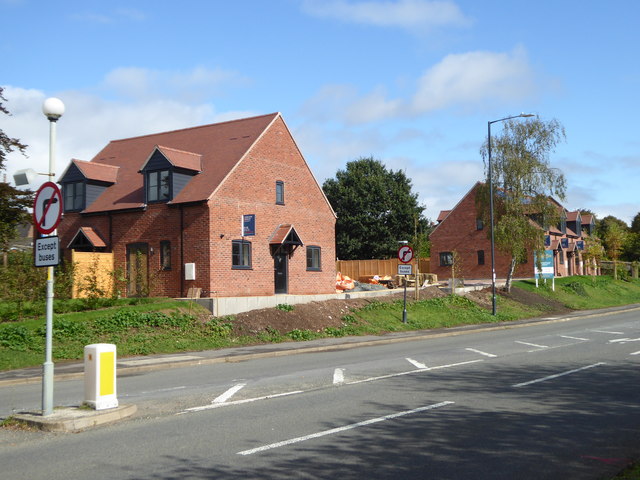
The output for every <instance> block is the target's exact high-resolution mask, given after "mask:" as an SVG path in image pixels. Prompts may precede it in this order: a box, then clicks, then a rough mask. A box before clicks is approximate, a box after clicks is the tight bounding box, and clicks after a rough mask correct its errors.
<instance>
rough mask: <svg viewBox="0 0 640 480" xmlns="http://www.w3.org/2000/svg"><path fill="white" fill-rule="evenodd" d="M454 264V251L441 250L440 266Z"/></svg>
mask: <svg viewBox="0 0 640 480" xmlns="http://www.w3.org/2000/svg"><path fill="white" fill-rule="evenodd" d="M452 265H453V252H440V266H441V267H450V266H452Z"/></svg>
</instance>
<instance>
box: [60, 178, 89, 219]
mask: <svg viewBox="0 0 640 480" xmlns="http://www.w3.org/2000/svg"><path fill="white" fill-rule="evenodd" d="M62 190H63V192H64V201H63V204H62V205H63V207H64V211H65V212H79V211H80V210H82V209H84V204H85V194H84V192H85V185H84V182H69V183H64V184H62Z"/></svg>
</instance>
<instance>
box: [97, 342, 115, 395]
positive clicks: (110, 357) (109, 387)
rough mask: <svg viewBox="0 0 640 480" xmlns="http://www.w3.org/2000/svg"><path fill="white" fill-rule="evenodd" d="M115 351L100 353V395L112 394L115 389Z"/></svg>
mask: <svg viewBox="0 0 640 480" xmlns="http://www.w3.org/2000/svg"><path fill="white" fill-rule="evenodd" d="M115 355H116V354H115V352H101V353H100V395H113V394H114V393H115V391H116V389H115V383H116V382H115V380H116V378H115V377H116V376H115V367H116V361H115Z"/></svg>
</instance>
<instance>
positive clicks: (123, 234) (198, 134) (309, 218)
mask: <svg viewBox="0 0 640 480" xmlns="http://www.w3.org/2000/svg"><path fill="white" fill-rule="evenodd" d="M58 183H60V184H61V186H62V193H63V198H64V201H63V204H64V216H63V219H62V222H61V223H60V226H59V227H58V235H59V236H60V244H61V247H62V248H63V249H66V250H67V252H66V253H68V251H69V250H71V249H75V250H80V251H96V252H112V253H113V256H114V264H115V267H116V268H119V269H121V270H122V271H124V272H126V275H127V279H128V280H127V282H128V286H127V294H128V295H130V296H131V295H145V294H150V295H154V296H169V297H184V296H186V295H187V291H188V289H189V288H191V287H194V288H200V289H202V294H203V296H207V297H209V296H265V295H274V294H276V293H289V294H312V293H313V294H316V293H332V292H335V267H334V261H335V220H336V216H335V213H334V211H333V209H332V208H331V205H330V204H329V202H328V200H327V198H326V197H325V195H324V193H323V192H322V189H321V188H320V186H319V185H318V182H317V181H316V180H315V178H314V176H313V174H312V172H311V171H310V169H309V166H308V165H307V163H306V161H305V160H304V157H303V156H302V154H301V152H300V150H299V149H298V147H297V145H296V143H295V141H294V139H293V137H292V135H291V133H290V131H289V129H288V128H287V126H286V124H285V122H284V120H283V119H282V117H281V115H280V114H279V113H273V114H269V115H263V116H258V117H252V118H246V119H242V120H235V121H229V122H223V123H218V124H213V125H205V126H201V127H195V128H188V129H184V130H175V131H170V132H165V133H158V134H153V135H145V136H141V137H135V138H128V139H124V140H114V141H112V142H110V143H109V144H108V145H107V146H106V147H105V148H104V149H103V150H102V151H100V152H99V153H98V154H97V155H96V156H95V157H94V158H93V159H92V160H91V161H89V162H86V161H81V160H72V161H71V163H70V165H69V166H68V168H67V169H66V170H65V171H64V173H63V174H62V176H61V178H60V179H59V181H58ZM67 256H68V255H67Z"/></svg>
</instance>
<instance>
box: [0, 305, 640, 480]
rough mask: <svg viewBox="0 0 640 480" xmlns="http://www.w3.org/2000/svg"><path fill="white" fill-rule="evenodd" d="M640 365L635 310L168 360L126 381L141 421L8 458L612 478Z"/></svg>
mask: <svg viewBox="0 0 640 480" xmlns="http://www.w3.org/2000/svg"><path fill="white" fill-rule="evenodd" d="M639 367H640V310H638V309H635V310H628V311H623V312H618V313H613V314H608V315H590V316H587V317H582V318H579V319H571V320H566V321H557V322H553V323H537V324H533V325H531V326H526V327H525V326H519V327H517V328H507V329H499V330H493V331H484V332H483V331H473V332H468V333H467V334H464V335H456V336H446V337H439V338H432V339H427V340H419V341H411V342H404V343H394V344H386V345H380V346H370V347H365V348H357V349H350V350H344V351H332V352H324V353H313V354H302V355H291V356H282V357H274V358H266V359H265V358H263V359H259V360H254V361H247V362H242V363H224V364H214V365H207V366H199V367H189V368H180V369H172V370H160V371H155V372H150V373H145V374H138V375H132V376H127V377H124V378H119V380H118V389H119V399H120V402H121V403H136V404H137V405H138V408H139V415H138V416H137V417H136V418H134V419H132V420H129V421H125V422H123V423H120V424H116V425H112V426H109V427H103V428H97V429H95V430H90V431H86V432H83V433H80V434H42V433H32V432H8V431H0V439H1V443H0V464H1V465H2V471H3V472H5V473H3V474H2V475H3V478H11V479H21V478H25V479H39V478H47V479H68V478H95V479H101V478H105V479H106V478H109V479H112V478H119V479H151V478H154V479H177V478H180V479H183V478H225V479H226V478H230V479H235V478H237V479H240V478H243V479H245V478H309V479H312V478H313V479H315V478H318V479H320V478H389V479H391V478H394V479H395V478H408V479H411V478H416V479H417V478H434V479H458V478H464V479H469V478H473V479H500V478H504V479H513V478H519V479H521V480H523V479H567V478H572V479H581V478H584V479H592V478H593V479H597V478H608V477H610V476H611V475H613V474H615V473H616V472H617V471H618V470H620V469H621V468H622V467H623V466H625V464H627V463H628V462H629V460H630V459H631V458H634V457H635V458H637V457H638V456H640V388H639V387H638V385H640V368H639ZM39 388H40V387H39V385H22V386H5V387H0V404H1V405H2V408H3V409H7V408H14V407H13V406H12V405H15V404H16V402H21V401H26V400H24V399H25V398H27V397H29V396H30V395H34V394H35V395H36V401H35V403H36V405H37V403H38V401H39ZM74 395H76V399H77V398H81V397H82V384H81V381H67V382H58V383H57V384H56V401H57V402H58V403H60V402H61V400H60V399H61V398H64V399H66V398H69V397H72V396H74ZM76 403H77V400H76ZM7 472H8V473H7ZM4 475H7V476H6V477H4Z"/></svg>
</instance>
